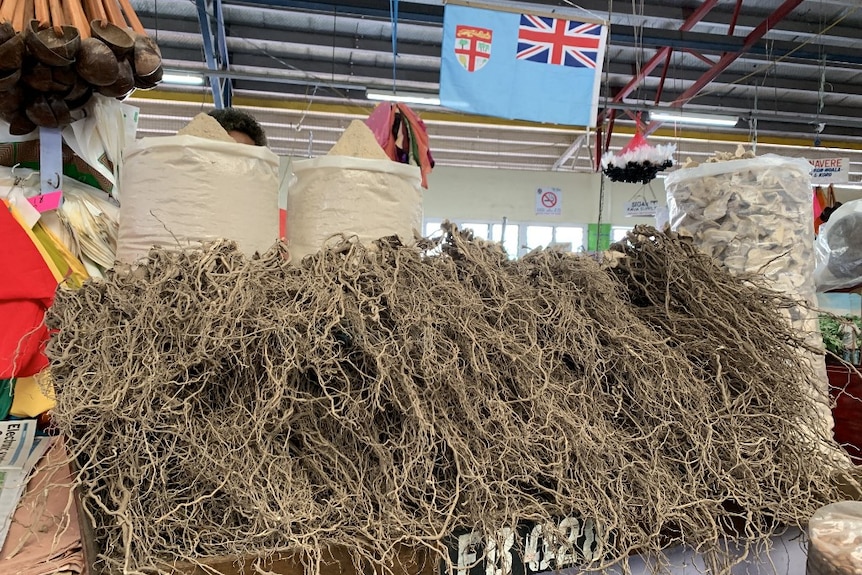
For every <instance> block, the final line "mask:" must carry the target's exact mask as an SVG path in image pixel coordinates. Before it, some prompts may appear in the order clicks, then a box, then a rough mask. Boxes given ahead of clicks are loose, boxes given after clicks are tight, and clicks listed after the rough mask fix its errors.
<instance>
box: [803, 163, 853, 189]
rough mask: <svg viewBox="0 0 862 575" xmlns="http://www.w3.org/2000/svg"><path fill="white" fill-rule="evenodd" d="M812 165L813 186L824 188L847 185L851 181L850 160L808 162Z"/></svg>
mask: <svg viewBox="0 0 862 575" xmlns="http://www.w3.org/2000/svg"><path fill="white" fill-rule="evenodd" d="M808 163H809V164H811V184H812V185H814V186H822V185H827V186H828V185H829V184H846V183H847V182H849V181H850V158H822V159H819V160H808Z"/></svg>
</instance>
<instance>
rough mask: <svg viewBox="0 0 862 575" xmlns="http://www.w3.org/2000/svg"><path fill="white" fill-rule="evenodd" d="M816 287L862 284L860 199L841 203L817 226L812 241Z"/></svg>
mask: <svg viewBox="0 0 862 575" xmlns="http://www.w3.org/2000/svg"><path fill="white" fill-rule="evenodd" d="M814 254H815V257H816V267H815V269H814V281H815V283H816V284H817V291H829V290H834V289H845V288H851V287H854V286H857V285H859V284H862V200H853V201H850V202H847V203H845V204H842V205H841V206H840V207H839V208H838V209H836V210H835V211H834V212H832V214H831V215H830V216H829V220H828V221H827V222H825V223H823V224H822V225H821V226H820V234H819V235H818V236H817V241H816V242H815V244H814Z"/></svg>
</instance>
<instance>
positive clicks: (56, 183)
mask: <svg viewBox="0 0 862 575" xmlns="http://www.w3.org/2000/svg"><path fill="white" fill-rule="evenodd" d="M45 183H46V184H48V185H49V186H51V187H52V188H54V189H55V190H56V189H57V188H59V187H60V174H58V173H57V172H54V177H53V178H48V179H46V180H45Z"/></svg>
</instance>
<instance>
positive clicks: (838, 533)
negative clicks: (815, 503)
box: [807, 501, 862, 575]
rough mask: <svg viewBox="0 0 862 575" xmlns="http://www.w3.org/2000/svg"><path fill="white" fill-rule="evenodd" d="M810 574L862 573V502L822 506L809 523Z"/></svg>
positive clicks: (808, 567) (845, 574)
mask: <svg viewBox="0 0 862 575" xmlns="http://www.w3.org/2000/svg"><path fill="white" fill-rule="evenodd" d="M808 536H809V538H810V542H809V544H808V565H807V573H808V575H855V574H856V573H862V502H859V501H839V502H838V503H832V504H830V505H826V506H825V507H821V508H820V509H818V510H817V512H816V513H815V514H814V516H813V517H811V521H810V522H809V524H808Z"/></svg>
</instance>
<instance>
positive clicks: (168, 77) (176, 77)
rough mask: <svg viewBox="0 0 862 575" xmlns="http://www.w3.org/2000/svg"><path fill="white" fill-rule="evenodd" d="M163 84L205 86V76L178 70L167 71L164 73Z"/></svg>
mask: <svg viewBox="0 0 862 575" xmlns="http://www.w3.org/2000/svg"><path fill="white" fill-rule="evenodd" d="M162 83H163V84H180V85H183V86H203V84H204V77H203V76H199V75H197V74H183V73H181V72H180V73H178V72H165V73H164V74H163V75H162Z"/></svg>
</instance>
